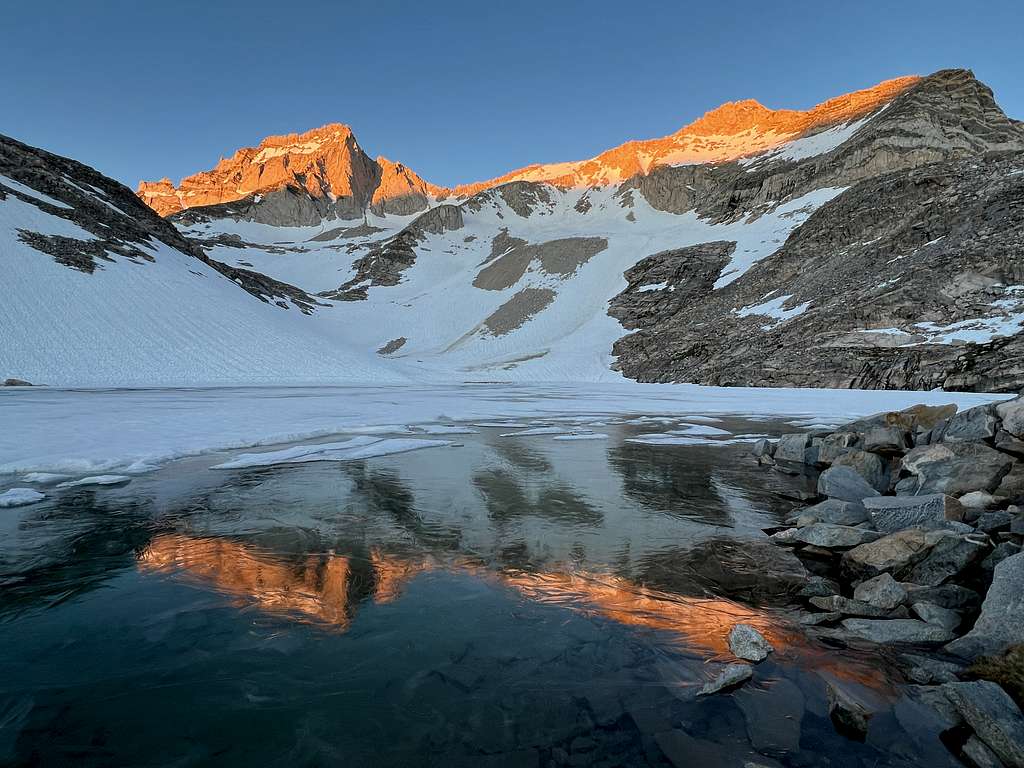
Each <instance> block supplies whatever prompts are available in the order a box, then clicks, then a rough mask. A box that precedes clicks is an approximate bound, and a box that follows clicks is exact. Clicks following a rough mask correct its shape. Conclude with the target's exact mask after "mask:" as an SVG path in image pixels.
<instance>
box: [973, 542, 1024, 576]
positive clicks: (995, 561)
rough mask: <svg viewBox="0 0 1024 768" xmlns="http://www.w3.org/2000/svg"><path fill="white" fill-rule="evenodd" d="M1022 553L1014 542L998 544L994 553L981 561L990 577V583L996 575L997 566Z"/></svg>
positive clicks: (994, 548)
mask: <svg viewBox="0 0 1024 768" xmlns="http://www.w3.org/2000/svg"><path fill="white" fill-rule="evenodd" d="M1018 552H1020V546H1019V545H1017V544H1014V543H1013V542H1012V541H1003V542H1000V543H999V544H996V545H995V547H993V549H992V551H991V552H990V553H989V554H988V557H986V558H985V559H984V560H982V561H981V569H982V570H983V571H984V572H985V573H987V574H988V575H989V581H990V582H991V581H992V577H993V575H994V574H995V570H996V566H997V565H999V564H1000V563H1001V562H1003V560H1005V559H1006V558H1008V557H1013V556H1014V555H1016V554H1017V553H1018Z"/></svg>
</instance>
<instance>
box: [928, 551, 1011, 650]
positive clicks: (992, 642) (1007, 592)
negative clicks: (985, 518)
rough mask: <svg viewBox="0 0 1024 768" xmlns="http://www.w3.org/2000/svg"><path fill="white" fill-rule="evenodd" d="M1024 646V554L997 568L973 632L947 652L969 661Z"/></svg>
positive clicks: (953, 643) (1008, 560)
mask: <svg viewBox="0 0 1024 768" xmlns="http://www.w3.org/2000/svg"><path fill="white" fill-rule="evenodd" d="M1020 643H1024V552H1021V553H1019V554H1016V555H1012V556H1011V557H1008V558H1006V559H1005V560H1003V561H1002V562H1001V563H999V565H997V566H996V567H995V571H994V572H993V575H992V586H990V587H989V589H988V594H986V595H985V602H983V603H982V605H981V615H980V616H979V617H978V620H977V621H976V622H975V623H974V627H973V629H971V631H970V632H968V633H967V634H966V635H964V636H963V637H961V638H960V639H959V640H955V641H954V642H952V643H950V644H949V645H947V646H946V650H948V651H949V652H950V653H953V654H955V655H957V656H961V657H963V658H965V659H973V658H975V657H977V656H992V655H995V654H999V653H1002V652H1003V651H1005V650H1006V648H1007V647H1009V646H1011V645H1019V644H1020Z"/></svg>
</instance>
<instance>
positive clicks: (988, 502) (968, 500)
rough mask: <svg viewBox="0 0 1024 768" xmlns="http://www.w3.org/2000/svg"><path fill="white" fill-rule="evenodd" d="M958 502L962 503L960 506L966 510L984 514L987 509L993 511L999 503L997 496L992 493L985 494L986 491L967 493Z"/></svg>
mask: <svg viewBox="0 0 1024 768" xmlns="http://www.w3.org/2000/svg"><path fill="white" fill-rule="evenodd" d="M957 501H959V502H960V506H962V507H963V508H964V509H969V510H972V511H973V510H977V511H981V512H984V511H985V510H986V509H991V508H992V507H994V506H996V505H997V504H998V503H999V502H998V500H997V499H996V497H995V496H993V495H992V494H991V493H985V491H971V492H970V493H965V494H964V495H963V496H961V497H960V498H959V499H957Z"/></svg>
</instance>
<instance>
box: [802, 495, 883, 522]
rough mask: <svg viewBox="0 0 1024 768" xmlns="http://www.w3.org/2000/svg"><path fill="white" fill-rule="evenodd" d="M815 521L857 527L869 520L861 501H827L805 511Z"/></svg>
mask: <svg viewBox="0 0 1024 768" xmlns="http://www.w3.org/2000/svg"><path fill="white" fill-rule="evenodd" d="M803 513H804V514H805V515H810V516H811V517H813V518H814V519H815V520H818V521H820V522H822V523H831V524H833V525H857V523H863V522H864V521H865V520H867V519H868V513H867V510H866V509H864V505H863V504H862V503H861V502H859V501H842V500H841V499H825V500H824V501H822V502H819V503H818V504H815V505H813V506H810V507H807V509H805V510H804V511H803Z"/></svg>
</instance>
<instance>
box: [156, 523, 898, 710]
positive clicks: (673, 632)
mask: <svg viewBox="0 0 1024 768" xmlns="http://www.w3.org/2000/svg"><path fill="white" fill-rule="evenodd" d="M356 563H363V564H366V565H368V566H369V571H370V573H369V574H366V573H365V570H366V569H365V567H364V568H363V572H364V576H366V577H368V578H369V579H370V581H371V582H372V586H370V587H369V588H368V589H366V590H364V591H363V593H362V594H363V595H364V596H365V597H370V596H371V595H372V598H373V600H374V601H375V602H378V603H389V602H393V601H394V600H396V599H397V598H398V597H400V595H401V593H402V590H403V588H404V587H405V585H406V584H408V583H409V582H410V581H411V580H412V579H414V578H415V577H416V576H418V575H419V574H422V573H426V572H428V571H431V570H435V569H438V568H441V567H443V568H444V569H446V570H449V571H451V572H454V573H462V574H466V575H471V576H474V577H476V578H482V579H488V580H492V581H495V582H497V583H499V584H502V585H505V586H507V587H510V588H512V589H514V590H515V591H516V592H517V593H518V594H520V595H522V596H523V597H524V598H526V599H527V600H530V601H531V602H534V603H539V604H544V605H552V606H557V607H561V608H566V609H569V610H572V611H575V612H580V613H584V614H589V615H597V616H602V617H604V618H607V619H610V620H612V621H614V622H616V623H618V624H621V625H624V626H629V627H645V628H648V629H653V630H658V631H659V632H662V633H664V636H665V637H666V638H667V639H669V640H672V639H674V640H675V641H676V642H678V643H679V644H680V646H682V647H685V648H687V649H690V650H696V651H699V652H704V653H705V654H708V655H709V656H710V657H713V658H731V653H730V651H729V643H728V636H729V631H730V630H731V629H732V627H733V626H735V625H736V624H738V623H745V624H750V625H752V626H754V627H756V628H757V629H758V630H759V631H760V632H761V633H762V634H763V635H764V636H765V637H766V638H767V639H768V640H769V642H771V644H772V645H773V646H774V647H775V649H776V653H777V654H783V655H786V656H788V657H790V658H792V659H793V660H794V661H797V662H798V663H799V664H801V665H802V666H804V667H807V668H811V669H814V670H815V671H817V672H819V673H820V674H823V675H825V676H827V677H831V678H834V679H837V680H845V681H849V682H854V683H857V684H859V685H863V686H866V687H867V688H870V689H874V690H876V691H879V692H883V691H888V690H890V689H891V683H890V681H889V679H888V677H887V676H886V674H885V673H884V672H883V671H882V670H881V669H880V668H879V667H878V665H877V663H873V662H872V661H871V659H870V658H856V657H854V656H851V655H849V654H837V653H836V652H835V651H833V650H829V649H824V648H822V647H820V646H819V645H818V644H816V643H813V642H811V641H809V640H808V639H807V638H806V637H805V636H804V634H803V633H801V632H799V631H798V630H797V629H795V628H794V625H793V624H792V623H791V622H788V621H786V620H784V619H782V618H780V617H779V616H778V615H776V614H774V613H772V612H770V611H766V610H763V609H758V608H752V607H747V606H743V605H740V604H738V603H734V602H732V601H731V600H726V599H723V598H715V597H683V596H679V595H675V594H671V593H667V592H660V591H657V590H652V589H648V588H646V587H643V586H641V585H638V584H636V583H634V582H633V581H631V580H629V579H626V578H623V577H620V576H616V575H613V574H608V573H591V572H582V571H576V572H571V571H570V572H565V571H549V572H545V571H540V572H530V571H490V570H488V569H487V568H485V567H483V566H481V565H479V564H475V563H470V562H467V561H458V562H448V563H445V564H444V565H443V566H442V565H440V564H438V563H437V562H436V561H434V560H433V559H430V558H409V557H405V556H402V555H395V554H390V553H385V552H382V551H380V550H379V549H373V550H371V551H370V553H369V558H368V563H367V562H366V561H353V560H352V558H350V557H346V556H342V555H336V554H333V553H327V554H323V555H307V556H305V557H303V558H302V559H300V560H298V561H296V562H286V561H285V560H283V559H282V558H280V557H278V556H275V555H274V554H272V553H268V552H264V551H261V550H259V549H257V548H256V547H253V546H251V545H247V544H242V543H239V542H234V541H231V540H226V539H218V538H202V537H190V536H184V535H177V534H175V535H163V536H157V537H156V538H154V539H153V540H152V542H151V543H150V545H149V546H148V547H147V548H146V549H145V550H144V551H143V552H142V553H141V554H140V555H139V558H138V567H139V568H140V570H142V571H148V572H179V571H183V572H185V573H187V574H188V575H189V576H191V577H193V578H197V579H199V580H201V581H203V582H205V583H207V584H209V585H211V586H212V587H213V588H215V589H217V590H219V591H222V592H224V593H226V594H228V595H231V596H234V597H237V598H239V599H245V600H249V601H252V602H253V603H254V604H255V605H256V606H257V607H258V608H260V609H261V610H263V611H266V612H268V613H273V614H280V615H285V616H287V617H289V618H291V619H293V620H299V621H305V622H312V623H317V624H323V625H326V626H328V627H330V628H333V629H335V630H340V631H345V630H347V629H348V627H349V624H350V622H351V620H352V616H353V614H354V611H355V608H356V605H355V603H354V602H353V599H352V598H351V595H352V594H354V593H356V592H357V590H354V589H353V581H354V580H355V579H356V570H357V569H356V568H354V567H353V566H354V565H355V564H356Z"/></svg>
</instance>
